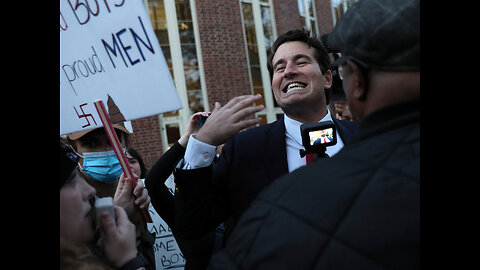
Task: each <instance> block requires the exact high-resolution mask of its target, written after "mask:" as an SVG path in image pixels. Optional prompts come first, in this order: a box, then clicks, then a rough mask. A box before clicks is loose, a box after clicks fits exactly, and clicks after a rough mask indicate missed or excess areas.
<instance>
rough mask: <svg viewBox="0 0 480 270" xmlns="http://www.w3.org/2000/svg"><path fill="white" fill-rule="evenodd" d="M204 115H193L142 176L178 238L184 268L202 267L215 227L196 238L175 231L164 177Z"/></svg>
mask: <svg viewBox="0 0 480 270" xmlns="http://www.w3.org/2000/svg"><path fill="white" fill-rule="evenodd" d="M201 115H203V116H207V115H208V114H207V113H205V112H198V113H195V114H193V115H192V117H191V118H190V122H189V125H188V127H187V131H186V132H185V134H183V135H182V137H180V139H179V140H178V141H177V142H175V144H173V146H172V147H170V149H169V150H168V151H167V152H165V153H164V154H163V155H162V156H161V157H160V159H158V161H157V162H155V164H154V165H153V166H152V168H151V169H150V171H149V172H148V174H147V176H146V178H145V186H146V188H147V189H148V191H149V192H148V194H149V195H150V199H151V202H152V205H153V207H154V208H155V211H157V213H158V215H159V216H160V217H161V218H162V219H163V220H164V221H165V222H166V223H167V225H168V226H169V227H170V229H171V230H172V234H173V236H174V237H175V240H176V241H177V244H178V247H179V248H180V250H181V251H182V254H183V256H185V260H186V262H185V269H186V270H195V269H205V268H206V266H207V264H208V261H209V260H210V256H211V255H212V252H213V246H214V238H215V230H211V231H210V232H208V233H207V234H206V235H205V236H203V237H202V238H200V239H198V240H189V239H184V238H183V237H182V236H179V235H178V234H177V229H176V226H175V202H174V196H173V194H172V193H171V192H170V191H169V189H168V188H167V186H166V185H165V181H166V180H167V178H168V177H169V176H170V175H171V174H172V173H173V170H174V168H175V166H176V165H177V163H178V162H179V161H180V160H181V159H182V158H183V155H184V153H185V147H186V146H187V143H188V139H189V138H190V135H191V134H192V133H195V132H197V131H198V129H199V128H200V127H199V117H200V116H201Z"/></svg>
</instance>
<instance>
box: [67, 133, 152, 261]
mask: <svg viewBox="0 0 480 270" xmlns="http://www.w3.org/2000/svg"><path fill="white" fill-rule="evenodd" d="M113 127H114V128H115V132H116V133H117V137H118V140H119V142H120V144H121V147H122V148H123V149H124V150H125V149H126V148H127V147H128V135H129V134H130V132H129V131H128V130H127V129H126V128H125V126H124V125H123V124H113ZM67 143H68V144H69V145H70V147H71V148H72V149H73V150H74V151H75V153H76V154H77V155H78V156H79V157H80V158H79V160H78V165H79V166H78V168H79V171H80V173H81V174H82V175H83V176H84V178H85V180H86V181H87V183H88V184H90V185H91V186H92V187H93V188H95V190H96V197H97V198H103V197H113V198H114V204H115V205H118V206H122V207H123V208H125V210H126V212H127V214H128V217H129V219H130V221H131V222H132V223H134V224H135V225H137V226H136V227H137V237H138V238H139V240H140V241H139V242H140V246H139V247H138V250H139V251H140V252H141V253H142V254H143V256H144V257H145V258H146V259H147V261H148V262H149V264H150V265H155V257H154V252H153V244H154V242H155V237H154V236H152V235H151V234H150V233H148V231H147V227H146V224H145V223H143V219H142V216H141V213H140V211H138V208H147V207H148V205H149V204H150V197H149V196H148V192H147V190H146V189H145V188H144V185H143V183H142V181H141V180H139V179H138V178H137V179H136V180H137V185H136V187H135V189H133V187H132V184H131V182H130V180H129V179H126V178H124V176H123V170H122V167H121V165H120V162H119V161H118V158H117V156H116V155H115V152H114V151H113V148H112V145H111V144H110V140H109V139H108V137H107V134H106V133H105V130H104V129H103V127H101V128H97V129H91V130H86V131H79V132H75V133H71V134H68V135H67ZM132 189H133V190H132ZM137 240H138V239H137Z"/></svg>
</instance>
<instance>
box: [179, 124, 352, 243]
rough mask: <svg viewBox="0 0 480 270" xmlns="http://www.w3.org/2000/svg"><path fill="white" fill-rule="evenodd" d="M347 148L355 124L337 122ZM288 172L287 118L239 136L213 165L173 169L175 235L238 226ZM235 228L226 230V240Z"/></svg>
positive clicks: (196, 233)
mask: <svg viewBox="0 0 480 270" xmlns="http://www.w3.org/2000/svg"><path fill="white" fill-rule="evenodd" d="M334 122H335V124H336V126H337V129H338V131H339V134H340V136H341V138H342V140H343V142H344V144H347V143H348V141H350V139H351V138H352V136H353V134H354V133H355V131H356V128H357V126H358V124H357V123H356V122H349V121H341V120H334ZM287 173H288V165H287V154H286V142H285V125H284V120H283V118H281V119H279V120H277V121H275V122H273V123H271V124H268V125H264V126H260V127H257V128H253V129H249V130H247V131H244V132H240V133H238V134H237V135H235V136H234V137H232V138H231V139H230V140H229V141H228V142H227V144H225V146H224V147H223V150H222V155H221V156H220V158H219V160H218V161H217V162H216V163H215V165H214V166H209V167H206V168H200V169H195V170H180V169H177V170H176V171H175V183H176V186H177V188H178V190H177V192H176V194H175V209H176V215H175V222H176V226H175V227H176V228H177V233H178V234H179V235H181V236H182V237H185V238H187V239H188V238H192V239H196V238H198V237H201V236H202V235H203V234H205V233H207V232H208V231H210V230H212V228H215V227H216V226H218V225H219V224H220V223H221V222H222V221H224V220H225V219H227V218H229V217H231V218H232V219H233V225H235V224H236V223H237V221H238V219H239V218H240V216H241V215H242V213H243V212H244V211H245V210H246V209H247V208H248V206H249V205H250V203H251V202H252V201H253V199H255V198H256V197H257V195H258V193H259V192H260V191H262V190H263V189H264V188H265V187H266V186H268V185H270V184H271V183H272V182H273V181H274V180H275V179H277V178H278V177H280V176H282V175H284V174H287ZM232 229H233V228H232V227H227V228H226V232H225V237H224V239H228V235H229V233H230V231H231V230H232Z"/></svg>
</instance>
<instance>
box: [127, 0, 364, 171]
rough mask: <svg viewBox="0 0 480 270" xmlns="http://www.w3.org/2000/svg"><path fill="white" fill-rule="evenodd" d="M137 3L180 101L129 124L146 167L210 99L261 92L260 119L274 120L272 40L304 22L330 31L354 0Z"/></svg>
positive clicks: (278, 113) (150, 0)
mask: <svg viewBox="0 0 480 270" xmlns="http://www.w3.org/2000/svg"><path fill="white" fill-rule="evenodd" d="M143 2H144V4H145V7H146V8H147V9H148V11H149V14H150V18H151V21H152V25H153V27H154V30H155V32H156V33H157V37H158V39H159V42H160V45H161V47H162V50H163V53H164V55H165V57H166V60H167V63H168V65H169V67H170V70H171V72H172V76H173V77H174V81H175V84H176V87H177V91H178V92H179V96H180V98H181V99H182V102H183V105H184V108H183V109H182V110H180V111H177V112H172V113H167V114H163V115H157V116H151V117H146V118H142V119H138V120H134V121H132V127H133V131H134V133H133V134H132V135H131V137H130V146H131V147H132V148H135V149H136V150H137V151H138V152H139V153H140V155H141V156H142V157H143V160H144V162H145V164H146V166H147V168H148V169H149V168H151V166H152V165H153V164H154V163H155V161H156V160H158V158H160V156H161V155H162V154H163V153H164V152H165V151H166V150H167V149H168V147H169V146H171V145H172V144H173V143H174V142H175V141H176V140H177V139H178V138H179V136H180V134H182V133H183V131H184V130H185V128H186V125H187V124H188V121H189V117H190V116H191V115H192V114H193V113H194V112H196V111H201V110H205V111H208V110H209V108H213V107H214V105H213V104H214V103H215V102H216V101H218V102H220V103H221V104H222V105H223V104H225V103H226V102H227V101H228V100H230V99H231V98H233V97H235V96H239V95H245V94H254V93H261V94H262V95H263V96H264V101H263V103H264V105H265V106H266V109H265V110H264V111H263V112H260V113H259V116H261V117H262V118H263V119H264V121H263V124H265V123H270V122H272V121H275V120H276V119H277V118H278V117H280V116H281V114H282V112H281V110H280V108H278V107H277V106H276V103H275V101H274V100H273V94H272V93H271V88H270V85H269V84H270V79H269V77H266V76H268V71H267V68H266V57H267V54H268V50H269V48H270V46H271V45H272V43H273V41H274V40H275V39H276V37H277V36H278V35H280V34H282V33H284V32H286V31H288V30H291V29H296V28H302V27H304V26H306V27H309V28H310V29H312V31H313V32H314V33H316V34H318V35H320V34H323V33H328V32H330V31H331V30H332V29H333V26H334V24H335V21H336V20H337V18H338V16H340V15H341V14H342V13H343V12H344V10H346V8H347V7H348V6H349V5H351V4H352V3H353V2H355V0H216V1H213V0H175V1H174V0H156V1H153V0H143ZM172 25H173V26H178V27H172ZM262 32H263V33H262ZM265 73H266V74H265Z"/></svg>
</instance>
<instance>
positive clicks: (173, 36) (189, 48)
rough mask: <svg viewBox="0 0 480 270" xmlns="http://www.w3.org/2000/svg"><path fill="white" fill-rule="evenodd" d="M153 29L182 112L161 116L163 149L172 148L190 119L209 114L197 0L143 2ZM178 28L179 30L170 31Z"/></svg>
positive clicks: (152, 0)
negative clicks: (199, 35)
mask: <svg viewBox="0 0 480 270" xmlns="http://www.w3.org/2000/svg"><path fill="white" fill-rule="evenodd" d="M144 4H145V6H146V7H148V12H149V14H150V20H151V22H152V26H153V29H154V31H155V33H156V34H157V38H158V41H159V43H160V46H161V48H162V51H163V54H164V56H165V59H166V61H167V64H168V66H169V68H170V72H171V74H172V77H173V79H174V82H175V87H176V88H177V91H178V95H179V97H180V100H181V101H182V104H183V109H181V110H178V111H173V112H167V113H163V114H161V115H160V116H159V121H160V128H161V135H162V143H163V145H162V146H163V149H165V150H166V149H168V148H169V147H171V146H172V145H173V144H174V143H175V142H176V141H177V140H178V138H179V136H180V134H183V132H184V130H185V129H186V127H187V125H188V122H189V120H190V116H191V115H192V114H193V113H195V112H198V111H208V110H209V108H208V103H207V95H206V90H205V88H206V87H205V82H204V80H205V79H204V75H203V70H202V68H201V65H200V61H201V56H200V55H201V53H200V46H199V44H197V42H196V40H198V30H196V29H195V27H196V21H195V20H196V17H195V16H193V15H192V13H193V12H195V10H194V9H193V10H192V6H193V7H194V6H195V3H194V0H175V1H173V0H167V1H164V0H144ZM168 25H176V26H177V27H168Z"/></svg>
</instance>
